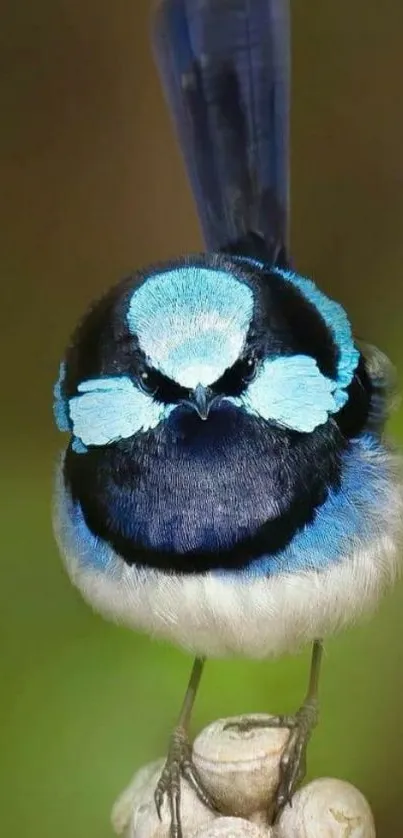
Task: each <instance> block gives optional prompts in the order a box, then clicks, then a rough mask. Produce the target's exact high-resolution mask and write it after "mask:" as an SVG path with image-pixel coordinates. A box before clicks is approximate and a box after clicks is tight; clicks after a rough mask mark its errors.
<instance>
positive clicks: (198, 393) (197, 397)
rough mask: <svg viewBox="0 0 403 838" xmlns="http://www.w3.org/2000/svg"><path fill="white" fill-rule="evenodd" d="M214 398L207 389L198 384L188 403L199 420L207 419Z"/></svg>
mask: <svg viewBox="0 0 403 838" xmlns="http://www.w3.org/2000/svg"><path fill="white" fill-rule="evenodd" d="M215 399H216V396H215V395H214V393H212V392H211V390H210V389H209V388H208V387H203V385H202V384H198V385H197V387H196V388H195V390H194V391H193V396H192V398H191V399H190V401H189V403H190V404H191V405H192V407H194V409H195V410H196V411H197V413H198V414H199V416H200V419H203V420H204V419H207V417H208V415H209V411H210V408H211V405H212V404H213V401H215Z"/></svg>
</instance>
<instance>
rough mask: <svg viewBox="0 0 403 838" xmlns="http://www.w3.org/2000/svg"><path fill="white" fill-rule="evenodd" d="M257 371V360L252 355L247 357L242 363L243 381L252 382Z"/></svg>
mask: <svg viewBox="0 0 403 838" xmlns="http://www.w3.org/2000/svg"><path fill="white" fill-rule="evenodd" d="M256 370H257V358H255V356H254V355H249V357H248V358H245V362H244V370H243V376H242V377H243V380H244V381H248V382H249V381H252V380H253V379H254V378H255V375H256Z"/></svg>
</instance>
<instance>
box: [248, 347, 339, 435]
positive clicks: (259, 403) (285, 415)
mask: <svg viewBox="0 0 403 838" xmlns="http://www.w3.org/2000/svg"><path fill="white" fill-rule="evenodd" d="M336 387H337V385H336V383H335V382H334V381H332V380H331V379H330V378H326V377H325V376H324V375H322V373H321V372H320V370H319V368H318V366H317V363H316V361H315V360H314V358H311V357H310V356H308V355H291V356H288V357H279V358H275V359H274V360H268V361H266V362H265V363H264V364H263V366H262V368H261V370H260V372H259V374H258V375H257V377H256V378H255V379H254V380H253V381H252V382H251V384H250V385H249V387H248V389H247V391H246V392H245V393H244V395H243V396H241V397H240V398H237V399H236V402H237V404H240V405H242V406H243V407H245V408H246V410H248V411H250V412H253V413H257V414H258V415H259V416H261V417H262V418H263V419H266V420H267V421H272V422H276V423H278V424H279V425H282V426H283V427H286V428H291V429H292V430H295V431H299V432H300V433H311V432H312V431H314V430H315V428H317V427H318V426H319V425H323V424H325V422H327V420H328V418H329V415H330V414H331V413H334V412H335V411H336V409H337V407H336V403H335V398H334V392H335V389H336Z"/></svg>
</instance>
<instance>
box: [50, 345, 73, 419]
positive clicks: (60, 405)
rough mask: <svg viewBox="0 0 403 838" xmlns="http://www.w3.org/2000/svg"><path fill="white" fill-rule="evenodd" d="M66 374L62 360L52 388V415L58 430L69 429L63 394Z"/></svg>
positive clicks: (66, 402) (67, 411) (67, 412)
mask: <svg viewBox="0 0 403 838" xmlns="http://www.w3.org/2000/svg"><path fill="white" fill-rule="evenodd" d="M65 374H66V365H65V363H64V361H62V363H61V364H60V368H59V378H58V379H57V381H56V384H55V386H54V388H53V397H54V400H53V415H54V417H55V422H56V425H57V427H58V429H59V431H63V432H64V431H70V430H71V422H70V417H69V408H68V400H67V399H66V397H65V396H64V394H63V382H64V379H65Z"/></svg>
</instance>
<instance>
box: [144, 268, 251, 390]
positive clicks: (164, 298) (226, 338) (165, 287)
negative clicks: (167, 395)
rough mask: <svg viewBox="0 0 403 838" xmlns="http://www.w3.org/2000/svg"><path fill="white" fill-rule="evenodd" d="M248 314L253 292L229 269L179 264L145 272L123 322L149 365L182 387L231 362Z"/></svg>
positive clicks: (204, 380) (205, 381)
mask: <svg viewBox="0 0 403 838" xmlns="http://www.w3.org/2000/svg"><path fill="white" fill-rule="evenodd" d="M252 316H253V293H252V290H251V289H250V288H249V286H248V285H245V284H243V283H242V282H240V281H239V280H238V279H237V278H236V277H235V276H233V275H232V274H231V273H228V272H225V271H220V270H213V269H209V268H203V267H200V266H197V265H195V266H191V265H190V266H187V265H184V266H183V267H180V268H175V269H174V270H170V271H166V272H164V273H160V274H155V276H150V277H149V278H148V279H147V280H146V281H145V282H144V284H143V285H141V286H140V288H138V289H136V291H135V292H134V294H133V296H132V298H131V301H130V304H129V309H128V314H127V321H128V325H129V329H130V331H131V332H132V334H136V335H137V337H138V341H139V344H140V347H141V349H142V350H143V352H144V353H145V354H146V356H147V357H148V359H149V362H150V363H151V364H152V366H153V367H154V368H156V369H158V370H160V372H162V373H164V375H167V376H168V377H169V378H171V379H173V380H174V381H176V382H177V383H178V384H180V385H182V386H183V387H188V388H189V389H194V388H195V387H196V386H197V385H198V384H202V385H204V386H208V385H209V384H212V383H213V382H214V381H216V380H217V379H218V378H220V377H221V375H223V373H224V372H225V370H226V369H228V368H229V367H232V365H233V364H234V363H235V361H236V360H237V359H238V357H239V356H240V354H241V352H242V349H243V347H244V344H245V341H246V336H247V333H248V329H249V325H250V322H251V319H252Z"/></svg>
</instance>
